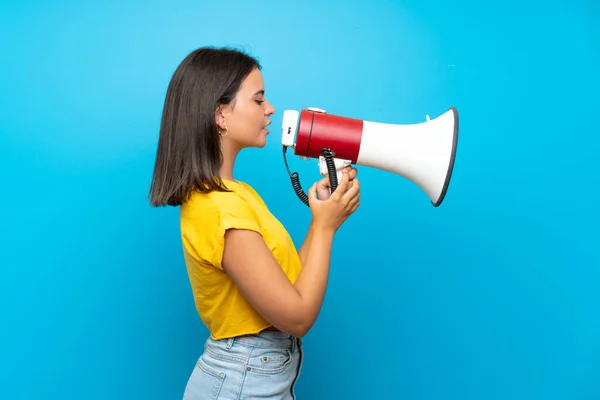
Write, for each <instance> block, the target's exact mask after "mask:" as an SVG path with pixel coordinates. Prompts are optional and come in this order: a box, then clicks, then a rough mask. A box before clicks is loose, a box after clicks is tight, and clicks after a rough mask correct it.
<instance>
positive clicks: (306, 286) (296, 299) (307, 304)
mask: <svg viewBox="0 0 600 400" xmlns="http://www.w3.org/2000/svg"><path fill="white" fill-rule="evenodd" d="M334 233H335V232H334V230H333V229H324V228H321V229H316V228H314V227H313V228H312V229H311V232H310V234H309V236H307V240H308V241H307V244H308V246H309V247H306V249H307V250H308V251H306V254H305V257H306V259H305V261H304V263H303V269H302V272H301V273H300V275H299V277H298V279H297V281H296V283H295V285H292V283H291V282H290V281H289V279H288V278H287V276H286V275H285V274H284V272H283V271H282V269H281V267H280V265H279V264H278V263H277V261H276V260H275V258H274V257H273V255H272V253H271V252H270V250H269V248H268V247H267V245H266V244H265V242H264V240H263V238H262V236H261V235H260V234H259V233H257V232H254V231H250V230H242V229H232V230H229V231H227V233H226V234H225V251H224V253H223V268H224V269H225V270H226V271H227V273H228V274H229V275H230V276H231V278H232V279H233V281H234V282H235V283H236V285H237V286H238V287H239V289H240V291H241V293H242V295H243V296H244V297H245V298H246V299H247V301H248V302H249V303H250V304H252V306H253V307H254V308H255V309H256V310H257V311H258V312H259V313H260V314H261V315H262V316H263V317H264V318H265V319H266V320H268V321H269V322H270V323H271V324H273V326H275V327H276V328H278V329H280V330H282V331H284V332H288V333H290V334H291V335H294V336H298V337H301V336H304V335H305V334H306V333H307V332H308V331H309V330H310V328H311V327H312V326H313V324H314V323H315V321H316V319H317V316H318V315H319V312H320V310H321V306H322V304H323V299H324V297H325V290H326V287H327V280H328V278H329V266H330V261H331V248H332V243H333V236H334ZM250 255H252V256H250Z"/></svg>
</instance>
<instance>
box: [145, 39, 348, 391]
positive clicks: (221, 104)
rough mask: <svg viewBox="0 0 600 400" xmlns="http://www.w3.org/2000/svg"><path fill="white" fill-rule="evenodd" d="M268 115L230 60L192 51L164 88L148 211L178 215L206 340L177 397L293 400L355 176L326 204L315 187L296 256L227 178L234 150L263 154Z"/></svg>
mask: <svg viewBox="0 0 600 400" xmlns="http://www.w3.org/2000/svg"><path fill="white" fill-rule="evenodd" d="M274 113H275V110H274V109H273V107H272V106H271V104H269V102H268V101H267V100H265V88H264V86H263V79H262V75H261V66H260V65H259V63H258V62H257V60H255V59H254V58H252V57H250V56H248V55H247V54H244V53H243V52H240V51H237V50H232V49H226V48H222V49H217V48H200V49H198V50H195V51H193V52H192V53H190V54H189V55H188V56H187V57H186V58H185V59H184V60H183V61H182V62H181V64H180V65H179V66H178V68H177V69H176V71H175V73H174V75H173V77H172V80H171V82H170V84H169V87H168V90H167V94H166V100H165V103H164V110H163V114H162V122H161V127H160V137H159V140H158V150H157V154H156V163H155V166H154V173H153V178H152V184H151V188H150V202H151V204H152V205H153V206H155V207H158V206H164V205H171V206H180V228H181V238H182V243H183V252H184V257H185V262H186V265H187V271H188V275H189V279H190V284H191V287H192V292H193V296H194V301H195V305H196V308H197V310H198V313H199V315H200V318H201V319H202V321H203V323H204V324H205V325H206V327H207V328H208V330H209V332H210V336H209V337H208V339H207V341H206V343H205V346H204V352H203V353H202V355H201V356H200V358H199V359H198V361H197V363H196V366H195V368H194V369H193V372H192V374H191V376H190V378H189V380H188V382H187V385H186V388H185V392H184V399H190V400H196V399H197V400H204V399H246V400H251V399H259V398H260V399H266V398H268V399H295V395H294V386H295V383H296V380H297V378H298V375H299V373H300V368H301V363H302V346H301V340H300V338H301V337H302V336H304V335H305V334H306V333H307V332H308V330H309V329H310V328H311V327H312V326H313V324H314V322H315V320H316V318H317V316H318V314H319V311H320V309H321V305H322V302H323V298H324V295H325V289H326V286H327V279H328V274H329V264H330V256H331V247H332V241H333V237H334V235H335V233H336V231H337V230H338V228H339V227H340V226H341V225H342V224H343V223H344V221H345V220H346V219H347V218H348V217H349V216H350V215H351V214H352V213H353V212H354V211H356V209H357V208H358V206H359V204H360V202H359V198H360V190H359V189H360V185H359V182H358V179H356V173H357V171H356V169H354V168H348V169H347V170H345V171H344V175H343V178H342V179H341V180H340V183H339V186H338V189H337V190H336V191H335V192H334V193H333V194H332V195H331V196H330V194H329V190H328V179H327V178H325V179H322V180H321V181H319V182H318V183H315V184H314V185H313V186H312V187H311V188H310V190H309V191H308V195H309V199H310V200H309V204H310V211H311V215H312V220H311V222H310V226H309V229H308V234H307V236H306V239H305V240H304V242H303V244H302V246H301V247H300V248H299V249H298V250H296V247H295V246H294V243H293V242H292V239H291V238H290V236H289V234H288V232H287V231H286V230H285V228H284V227H283V226H282V225H281V223H280V222H279V221H278V220H277V219H276V218H275V217H274V216H273V215H272V214H271V213H270V212H269V209H268V208H267V206H266V205H265V203H264V202H263V200H262V199H261V197H260V196H259V195H258V193H256V191H254V189H253V188H252V187H251V186H250V185H248V184H247V183H244V182H240V181H238V180H236V179H235V177H234V174H233V171H234V164H235V160H236V156H237V155H238V153H239V152H240V151H241V150H242V149H244V148H248V147H263V146H264V145H265V144H266V140H267V135H268V134H269V131H268V130H267V126H268V125H269V124H270V120H269V118H270V117H271V116H272V115H273V114H274Z"/></svg>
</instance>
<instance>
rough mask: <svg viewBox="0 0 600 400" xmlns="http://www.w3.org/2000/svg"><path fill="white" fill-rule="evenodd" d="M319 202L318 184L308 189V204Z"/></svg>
mask: <svg viewBox="0 0 600 400" xmlns="http://www.w3.org/2000/svg"><path fill="white" fill-rule="evenodd" d="M316 200H317V184H316V183H314V184H313V185H312V186H311V187H310V189H308V203H309V204H310V203H314V202H315V201H316Z"/></svg>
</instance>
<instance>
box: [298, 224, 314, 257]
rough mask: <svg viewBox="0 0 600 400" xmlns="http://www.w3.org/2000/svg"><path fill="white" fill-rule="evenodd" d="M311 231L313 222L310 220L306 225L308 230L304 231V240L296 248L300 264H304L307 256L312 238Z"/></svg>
mask: <svg viewBox="0 0 600 400" xmlns="http://www.w3.org/2000/svg"><path fill="white" fill-rule="evenodd" d="M312 231H313V223H312V221H310V225H309V226H308V232H307V233H306V238H304V242H302V245H301V246H300V248H299V249H298V256H299V257H300V262H301V263H302V265H304V264H306V257H307V256H308V251H309V249H310V241H311V240H312Z"/></svg>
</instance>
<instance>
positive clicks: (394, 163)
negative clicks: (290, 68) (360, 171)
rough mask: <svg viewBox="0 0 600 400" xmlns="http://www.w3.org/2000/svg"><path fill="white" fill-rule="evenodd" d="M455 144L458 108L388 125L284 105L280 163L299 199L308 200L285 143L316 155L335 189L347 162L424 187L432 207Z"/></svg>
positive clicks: (442, 189) (445, 181) (444, 184)
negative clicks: (283, 163) (419, 119)
mask: <svg viewBox="0 0 600 400" xmlns="http://www.w3.org/2000/svg"><path fill="white" fill-rule="evenodd" d="M457 143H458V111H457V110H456V108H455V107H450V108H449V109H448V111H446V112H445V113H444V114H442V115H440V116H439V117H437V118H435V119H429V117H427V120H426V121H425V122H421V123H416V124H389V123H381V122H372V121H366V120H361V119H355V118H348V117H343V116H338V115H332V114H328V113H327V112H326V111H325V110H322V109H319V108H314V107H309V108H308V109H303V110H302V111H301V112H299V111H297V110H285V111H284V112H283V121H282V144H283V153H284V161H285V166H286V168H287V170H288V173H289V175H290V178H291V181H292V186H293V188H294V190H295V192H296V195H297V196H298V198H300V200H301V201H302V202H303V203H304V204H306V205H308V196H307V195H306V193H305V192H304V191H303V190H302V187H301V185H300V181H299V177H298V173H296V172H294V173H291V172H290V169H289V166H288V164H287V160H286V159H285V154H286V151H287V148H288V147H292V148H293V149H294V154H295V155H297V156H299V157H301V158H304V159H311V158H318V159H319V168H320V172H321V175H329V179H330V183H331V190H332V191H334V190H335V189H336V188H337V183H338V182H339V179H341V170H342V169H343V168H344V167H345V166H347V165H351V164H356V165H362V166H366V167H372V168H376V169H379V170H383V171H388V172H392V173H395V174H397V175H400V176H402V177H404V178H406V179H408V180H409V181H411V182H413V183H415V184H416V185H417V186H419V187H420V188H421V190H423V191H424V192H425V193H426V194H427V196H428V197H429V199H430V200H431V203H432V205H433V206H434V207H438V206H439V205H440V204H442V202H443V200H444V198H445V196H446V192H447V190H448V186H449V184H450V179H451V177H452V170H453V168H454V159H455V157H456V148H457Z"/></svg>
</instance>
